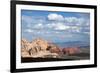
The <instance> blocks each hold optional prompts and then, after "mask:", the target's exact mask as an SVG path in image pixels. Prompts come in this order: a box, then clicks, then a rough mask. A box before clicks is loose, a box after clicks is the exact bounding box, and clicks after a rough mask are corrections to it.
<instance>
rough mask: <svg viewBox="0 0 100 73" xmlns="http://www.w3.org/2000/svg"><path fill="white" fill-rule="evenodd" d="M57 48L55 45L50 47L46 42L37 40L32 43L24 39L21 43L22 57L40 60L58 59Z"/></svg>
mask: <svg viewBox="0 0 100 73" xmlns="http://www.w3.org/2000/svg"><path fill="white" fill-rule="evenodd" d="M59 52H60V50H59V48H58V47H57V46H56V45H53V44H52V45H51V44H49V43H48V42H47V41H45V40H43V39H41V38H38V39H35V40H33V41H32V42H28V41H27V40H25V39H22V41H21V54H22V57H33V58H34V57H35V58H36V57H42V58H46V57H47V58H48V57H51V58H56V57H59Z"/></svg>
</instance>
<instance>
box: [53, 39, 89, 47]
mask: <svg viewBox="0 0 100 73" xmlns="http://www.w3.org/2000/svg"><path fill="white" fill-rule="evenodd" d="M54 44H56V45H58V46H59V47H62V48H64V47H76V46H78V47H89V46H90V43H89V42H83V41H69V42H56V43H54Z"/></svg>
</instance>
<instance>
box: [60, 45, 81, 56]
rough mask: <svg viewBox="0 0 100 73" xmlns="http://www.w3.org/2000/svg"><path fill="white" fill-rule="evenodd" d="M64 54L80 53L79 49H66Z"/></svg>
mask: <svg viewBox="0 0 100 73" xmlns="http://www.w3.org/2000/svg"><path fill="white" fill-rule="evenodd" d="M62 52H63V54H67V55H74V54H77V53H79V52H80V50H79V48H77V47H75V48H64V49H63V50H62Z"/></svg>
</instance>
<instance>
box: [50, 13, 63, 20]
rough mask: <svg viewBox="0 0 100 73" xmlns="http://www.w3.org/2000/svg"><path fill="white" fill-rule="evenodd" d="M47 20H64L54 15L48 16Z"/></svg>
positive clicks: (60, 16)
mask: <svg viewBox="0 0 100 73" xmlns="http://www.w3.org/2000/svg"><path fill="white" fill-rule="evenodd" d="M48 19H49V20H59V21H61V20H64V17H63V16H62V15H59V14H56V13H51V14H49V15H48Z"/></svg>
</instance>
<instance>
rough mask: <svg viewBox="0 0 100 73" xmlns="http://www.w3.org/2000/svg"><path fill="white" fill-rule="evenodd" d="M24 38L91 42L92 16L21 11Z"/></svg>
mask: <svg viewBox="0 0 100 73" xmlns="http://www.w3.org/2000/svg"><path fill="white" fill-rule="evenodd" d="M21 26H22V31H21V32H22V38H25V39H27V40H29V41H32V40H34V39H36V38H43V39H45V40H47V41H51V42H69V41H83V42H89V41H90V14H89V13H78V12H53V11H36V10H21Z"/></svg>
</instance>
